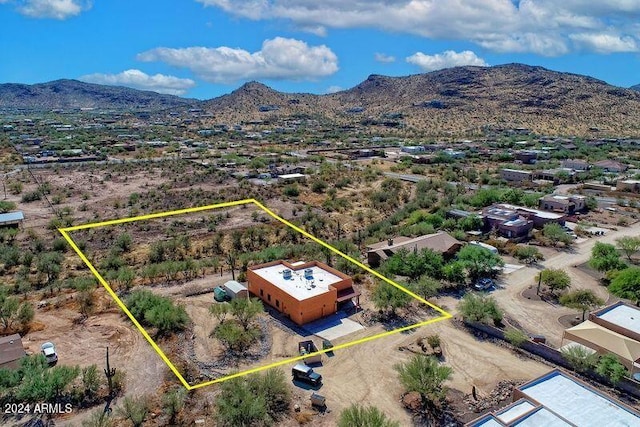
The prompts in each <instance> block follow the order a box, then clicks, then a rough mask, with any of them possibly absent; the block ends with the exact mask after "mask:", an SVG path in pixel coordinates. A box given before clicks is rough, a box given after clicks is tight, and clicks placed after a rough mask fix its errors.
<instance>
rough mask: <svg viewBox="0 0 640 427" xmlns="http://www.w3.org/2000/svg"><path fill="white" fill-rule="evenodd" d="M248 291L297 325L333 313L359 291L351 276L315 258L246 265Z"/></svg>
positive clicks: (356, 295) (357, 296)
mask: <svg viewBox="0 0 640 427" xmlns="http://www.w3.org/2000/svg"><path fill="white" fill-rule="evenodd" d="M247 282H248V287H249V292H250V293H251V294H253V295H255V296H256V297H258V298H260V299H261V300H262V301H263V302H264V303H265V304H268V305H270V306H271V307H273V308H275V309H276V310H278V311H279V312H280V313H282V314H284V315H285V316H287V317H289V318H290V319H291V320H293V321H294V322H295V323H297V324H298V325H304V324H305V323H309V322H312V321H314V320H317V319H320V318H322V317H325V316H328V315H330V314H334V313H335V312H337V311H338V308H339V305H340V304H342V303H345V302H348V301H351V300H352V299H353V298H356V299H357V300H356V301H357V302H356V304H357V305H358V304H359V296H360V292H358V291H356V290H355V289H354V288H353V280H352V279H351V277H349V276H347V275H346V274H344V273H341V272H339V271H338V270H336V269H334V268H331V267H329V266H328V265H325V264H323V263H321V262H318V261H311V262H297V263H289V262H287V261H282V260H279V261H273V262H269V263H266V264H260V265H255V266H251V267H249V269H248V270H247Z"/></svg>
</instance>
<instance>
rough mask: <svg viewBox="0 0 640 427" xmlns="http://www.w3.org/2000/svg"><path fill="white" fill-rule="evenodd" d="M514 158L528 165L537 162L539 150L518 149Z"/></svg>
mask: <svg viewBox="0 0 640 427" xmlns="http://www.w3.org/2000/svg"><path fill="white" fill-rule="evenodd" d="M513 158H514V159H515V160H517V161H520V162H522V163H524V164H526V165H531V164H534V163H536V161H537V160H538V152H537V151H529V150H523V151H516V152H515V153H513Z"/></svg>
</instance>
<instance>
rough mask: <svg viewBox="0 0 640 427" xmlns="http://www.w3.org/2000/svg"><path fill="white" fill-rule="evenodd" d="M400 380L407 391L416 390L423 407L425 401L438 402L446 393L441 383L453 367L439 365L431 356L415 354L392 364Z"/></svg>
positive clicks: (448, 375)
mask: <svg viewBox="0 0 640 427" xmlns="http://www.w3.org/2000/svg"><path fill="white" fill-rule="evenodd" d="M394 368H395V370H396V371H397V372H398V375H399V377H400V382H401V383H402V385H403V386H404V388H405V389H406V390H407V391H409V392H412V391H413V392H417V393H419V394H420V397H421V398H422V404H423V407H425V406H426V404H427V401H431V402H434V403H435V402H440V401H442V399H444V397H445V395H446V388H445V387H444V386H443V383H444V382H445V381H446V380H448V379H449V378H450V377H451V374H452V373H453V369H451V368H450V367H448V366H443V365H440V363H439V362H438V359H436V358H435V357H433V356H424V355H419V354H417V355H415V356H414V357H413V358H412V359H411V360H409V361H408V362H406V363H401V364H398V365H395V366H394Z"/></svg>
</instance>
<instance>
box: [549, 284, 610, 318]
mask: <svg viewBox="0 0 640 427" xmlns="http://www.w3.org/2000/svg"><path fill="white" fill-rule="evenodd" d="M560 304H562V305H564V306H567V307H569V308H575V309H576V310H581V311H582V320H583V321H584V318H585V315H586V313H587V310H591V309H594V308H596V307H598V306H601V305H603V304H604V301H603V300H602V299H600V298H598V296H597V295H596V294H594V293H593V291H592V290H590V289H576V290H575V291H572V292H568V293H566V294H564V295H562V296H561V297H560Z"/></svg>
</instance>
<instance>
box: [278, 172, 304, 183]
mask: <svg viewBox="0 0 640 427" xmlns="http://www.w3.org/2000/svg"><path fill="white" fill-rule="evenodd" d="M305 178H306V175H304V174H301V173H288V174H284V175H278V179H279V180H281V181H283V182H303V181H304V180H305Z"/></svg>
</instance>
